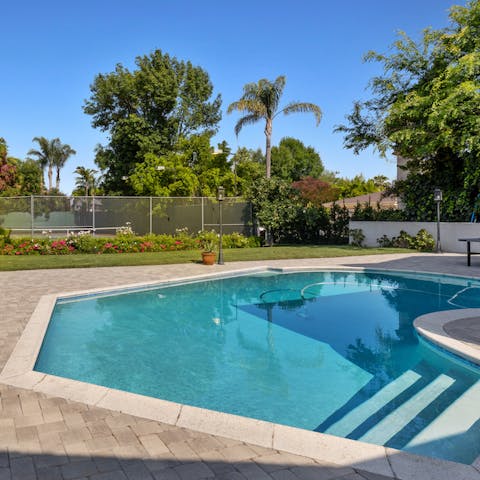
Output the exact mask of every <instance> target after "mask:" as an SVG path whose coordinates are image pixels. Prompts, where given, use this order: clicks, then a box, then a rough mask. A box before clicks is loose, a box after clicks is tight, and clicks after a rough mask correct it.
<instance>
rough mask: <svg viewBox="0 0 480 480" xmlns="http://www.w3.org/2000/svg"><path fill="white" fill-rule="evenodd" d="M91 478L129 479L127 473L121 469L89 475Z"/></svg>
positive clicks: (100, 479) (106, 479)
mask: <svg viewBox="0 0 480 480" xmlns="http://www.w3.org/2000/svg"><path fill="white" fill-rule="evenodd" d="M89 479H90V480H127V477H126V475H125V473H123V472H122V471H121V470H115V471H113V472H106V473H97V474H95V475H91V476H90V477H89Z"/></svg>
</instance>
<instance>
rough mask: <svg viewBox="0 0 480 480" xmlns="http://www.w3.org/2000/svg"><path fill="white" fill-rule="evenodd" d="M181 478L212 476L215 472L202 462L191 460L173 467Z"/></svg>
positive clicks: (188, 479) (187, 479)
mask: <svg viewBox="0 0 480 480" xmlns="http://www.w3.org/2000/svg"><path fill="white" fill-rule="evenodd" d="M174 470H175V471H176V472H177V473H178V475H179V476H180V478H181V479H182V480H192V479H194V478H195V479H201V478H212V477H214V476H215V474H214V473H213V472H212V471H211V470H210V469H209V468H208V467H207V465H205V464H204V463H202V462H193V463H188V464H186V465H180V466H178V467H175V468H174Z"/></svg>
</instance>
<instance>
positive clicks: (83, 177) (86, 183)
mask: <svg viewBox="0 0 480 480" xmlns="http://www.w3.org/2000/svg"><path fill="white" fill-rule="evenodd" d="M74 173H76V174H77V175H78V177H77V178H76V179H75V185H76V186H77V187H78V188H79V190H81V189H83V191H84V192H85V195H86V196H88V189H89V188H90V194H94V193H95V187H96V184H97V178H96V176H95V175H96V174H97V173H98V171H97V170H94V169H93V168H86V167H77V168H76V169H75V172H74Z"/></svg>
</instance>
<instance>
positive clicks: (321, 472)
mask: <svg viewBox="0 0 480 480" xmlns="http://www.w3.org/2000/svg"><path fill="white" fill-rule="evenodd" d="M290 470H291V471H292V472H293V473H294V474H295V476H296V477H298V478H299V479H300V480H334V479H337V478H343V477H344V476H345V475H348V474H350V473H354V471H353V470H352V469H345V468H338V469H337V468H330V467H326V466H323V465H312V466H302V467H293V468H291V469H290Z"/></svg>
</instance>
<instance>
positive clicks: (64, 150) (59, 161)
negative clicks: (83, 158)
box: [53, 143, 77, 191]
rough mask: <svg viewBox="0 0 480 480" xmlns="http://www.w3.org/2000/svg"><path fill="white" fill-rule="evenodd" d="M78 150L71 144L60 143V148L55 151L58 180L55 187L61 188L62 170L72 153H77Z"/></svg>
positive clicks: (54, 161) (54, 163)
mask: <svg viewBox="0 0 480 480" xmlns="http://www.w3.org/2000/svg"><path fill="white" fill-rule="evenodd" d="M76 153H77V152H76V151H75V150H74V149H73V148H72V147H71V146H70V145H67V144H66V143H65V144H62V143H60V144H59V145H58V149H57V150H56V152H55V155H54V159H53V165H54V166H55V169H56V173H57V176H56V179H55V180H56V181H55V188H56V189H57V191H58V190H60V170H61V169H62V168H63V167H64V165H65V163H66V162H67V160H68V158H69V157H70V156H72V155H75V154H76Z"/></svg>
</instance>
